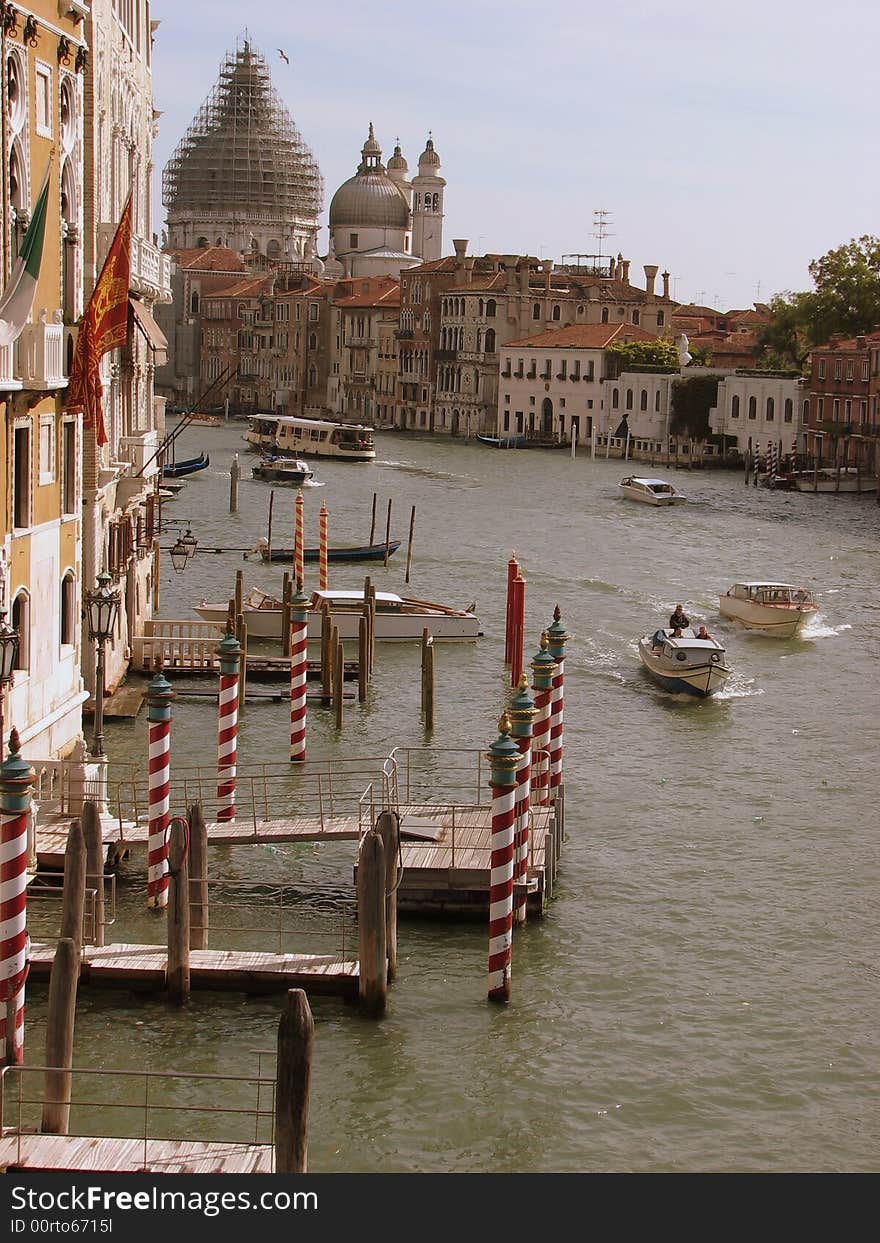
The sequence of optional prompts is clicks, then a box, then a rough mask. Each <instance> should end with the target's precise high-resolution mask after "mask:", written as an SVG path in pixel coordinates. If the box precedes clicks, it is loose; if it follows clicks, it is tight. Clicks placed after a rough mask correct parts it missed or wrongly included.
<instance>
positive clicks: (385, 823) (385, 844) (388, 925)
mask: <svg viewBox="0 0 880 1243" xmlns="http://www.w3.org/2000/svg"><path fill="white" fill-rule="evenodd" d="M376 830H377V832H379V833H380V834H381V837H382V848H383V850H384V852H385V950H386V954H387V957H388V982H389V983H390V982H391V981H392V980H393V979H394V978H395V977H396V975H397V860H398V856H399V846H398V843H399V840H400V820H399V818H398V815H397V812H394V811H383V812H380V813H379V818H378V820H377V821H376Z"/></svg>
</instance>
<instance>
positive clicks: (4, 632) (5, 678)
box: [0, 609, 19, 760]
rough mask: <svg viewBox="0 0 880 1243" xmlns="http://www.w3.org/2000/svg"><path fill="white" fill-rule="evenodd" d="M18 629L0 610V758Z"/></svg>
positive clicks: (16, 657) (15, 657)
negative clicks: (4, 717) (8, 688)
mask: <svg viewBox="0 0 880 1243" xmlns="http://www.w3.org/2000/svg"><path fill="white" fill-rule="evenodd" d="M18 642H19V638H18V631H17V630H13V628H12V627H11V626H10V625H9V624H8V622H7V621H6V610H5V609H2V610H0V760H2V759H3V709H4V707H5V706H6V690H7V687H10V686H11V685H12V683H13V680H14V678H15V669H16V666H17V664H18Z"/></svg>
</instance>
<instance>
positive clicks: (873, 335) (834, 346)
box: [810, 328, 880, 354]
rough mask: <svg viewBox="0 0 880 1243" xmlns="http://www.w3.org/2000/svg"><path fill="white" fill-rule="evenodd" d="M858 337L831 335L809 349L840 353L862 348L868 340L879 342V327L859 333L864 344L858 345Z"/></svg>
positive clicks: (812, 351)
mask: <svg viewBox="0 0 880 1243" xmlns="http://www.w3.org/2000/svg"><path fill="white" fill-rule="evenodd" d="M859 339H860V338H859V337H841V338H835V337H832V339H831V340H830V341H826V342H825V344H824V345H814V346H813V348H812V350H811V351H810V352H811V353H812V354H822V353H826V354H834V353H835V352H836V353H842V352H843V351H845V350H864V349H866V348H867V345H868V342H869V341H870V342H871V344H872V345H876V344H877V343H878V342H880V328H875V329H874V331H873V332H865V333H862V334H861V339H862V340H863V341H864V345H859Z"/></svg>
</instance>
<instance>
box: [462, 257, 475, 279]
mask: <svg viewBox="0 0 880 1243" xmlns="http://www.w3.org/2000/svg"><path fill="white" fill-rule="evenodd" d="M476 261H477V260H476V257H475V256H474V255H468V257H467V258H466V259H465V261H464V279H465V284H466V285H469V284H470V283H471V281H472V280H473V279H474V264H475V263H476Z"/></svg>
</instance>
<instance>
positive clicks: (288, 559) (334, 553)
mask: <svg viewBox="0 0 880 1243" xmlns="http://www.w3.org/2000/svg"><path fill="white" fill-rule="evenodd" d="M399 547H400V540H391V541H390V542H389V544H388V556H389V557H391V556H393V555H394V553H396V552H397V550H398V548H399ZM253 551H254V552H259V554H260V556H261V557H262V559H263V560H264V561H280V562H283V563H284V564H285V565H290V564H291V563H292V562H293V551H294V550H293V549H292V548H276V547H275V545H274V544H273V545H272V547H271V548H270V547H269V541H268V540H267V539H266V538H265V536H263V538H262V539H261V540H260V542H259V543H258V544H257V546H256V548H255V549H254V550H253ZM320 559H321V550H320V549H319V548H304V549H303V561H320ZM327 560H328V561H384V560H385V545H384V544H358V545H353V546H352V547H350V548H344V547H338V548H332V547H331V548H328V549H327Z"/></svg>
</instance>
